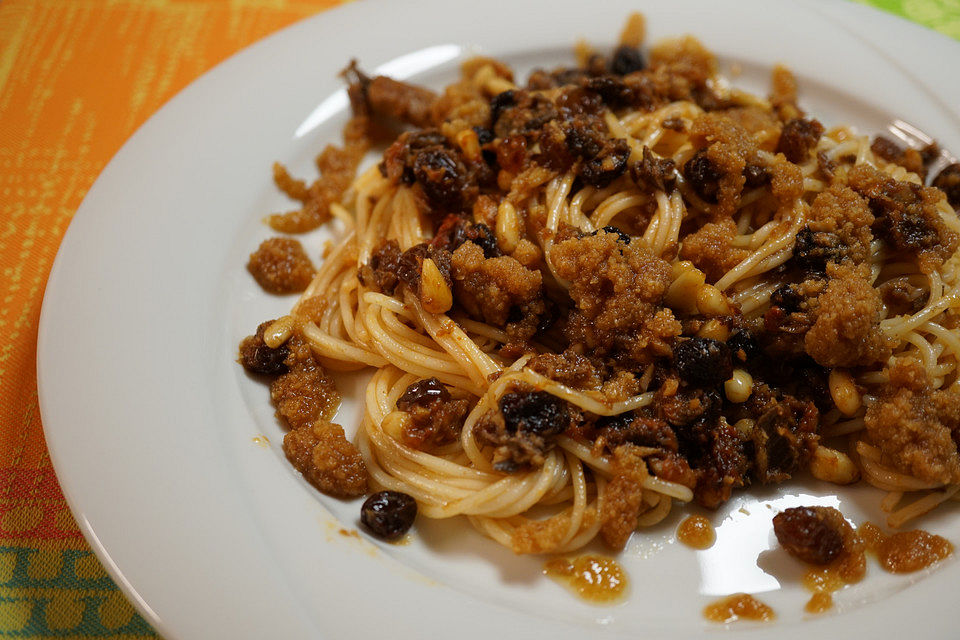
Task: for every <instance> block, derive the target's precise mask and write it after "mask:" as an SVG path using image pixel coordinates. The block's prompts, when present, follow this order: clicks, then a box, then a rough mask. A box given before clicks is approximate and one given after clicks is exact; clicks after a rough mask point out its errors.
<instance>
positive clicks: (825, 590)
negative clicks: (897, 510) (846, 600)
mask: <svg viewBox="0 0 960 640" xmlns="http://www.w3.org/2000/svg"><path fill="white" fill-rule="evenodd" d="M848 531H849V532H848V533H845V534H844V536H843V537H844V540H843V552H842V553H841V554H840V555H839V556H838V557H837V558H835V559H834V560H833V562H831V563H830V564H828V565H826V566H822V567H816V566H814V567H811V568H810V569H809V570H808V571H807V572H806V573H805V574H804V576H803V586H804V587H806V589H807V591H810V592H811V593H812V594H813V596H812V597H811V598H810V601H809V602H807V606H806V607H805V609H806V611H807V612H808V613H823V612H824V611H827V610H828V609H830V608H832V607H833V596H832V595H831V594H832V593H833V592H835V591H839V590H840V589H842V588H843V587H844V586H846V585H848V584H853V583H855V582H860V581H861V580H862V579H863V576H864V575H866V573H867V559H866V556H864V554H863V549H864V544H863V540H862V539H861V538H860V536H859V535H857V534H856V533H854V532H853V530H852V529H849V527H848Z"/></svg>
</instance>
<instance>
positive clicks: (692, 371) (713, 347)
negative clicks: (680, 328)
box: [673, 338, 733, 387]
mask: <svg viewBox="0 0 960 640" xmlns="http://www.w3.org/2000/svg"><path fill="white" fill-rule="evenodd" d="M673 364H674V366H675V367H676V369H677V373H679V374H680V377H681V379H683V380H684V381H686V382H687V383H688V384H690V385H692V386H695V387H714V386H716V385H718V384H720V383H722V382H723V381H724V380H729V379H730V376H732V375H733V364H732V363H731V361H730V349H729V348H728V347H727V345H725V344H724V343H722V342H720V341H718V340H711V339H709V338H690V339H689V340H684V341H682V342H679V343H677V344H676V345H675V346H674V347H673Z"/></svg>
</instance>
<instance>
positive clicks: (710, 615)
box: [703, 593, 776, 624]
mask: <svg viewBox="0 0 960 640" xmlns="http://www.w3.org/2000/svg"><path fill="white" fill-rule="evenodd" d="M703 617H705V618H706V619H707V620H709V621H710V622H719V623H721V624H723V623H726V622H733V621H735V620H756V621H759V622H770V621H771V620H773V619H774V618H775V617H776V614H775V613H774V612H773V609H771V608H770V607H769V606H768V605H766V604H764V603H762V602H760V601H759V600H757V599H756V598H754V597H753V596H751V595H750V594H748V593H735V594H733V595H732V596H727V597H726V598H723V599H722V600H718V601H716V602H714V603H712V604H709V605H707V606H706V608H705V609H704V610H703Z"/></svg>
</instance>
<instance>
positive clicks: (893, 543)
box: [859, 522, 953, 573]
mask: <svg viewBox="0 0 960 640" xmlns="http://www.w3.org/2000/svg"><path fill="white" fill-rule="evenodd" d="M859 533H860V537H861V538H862V539H863V541H864V544H865V545H866V547H867V549H868V550H869V551H872V552H873V553H875V554H876V555H877V560H878V561H879V562H880V566H881V567H883V568H884V569H885V570H886V571H889V572H890V573H912V572H914V571H920V570H921V569H926V568H927V567H929V566H930V565H932V564H935V563H937V562H940V561H941V560H943V559H945V558H947V557H949V556H950V555H951V554H952V553H953V545H952V544H950V541H949V540H947V539H946V538H944V537H942V536H938V535H934V534H932V533H928V532H926V531H923V530H922V529H913V530H911V531H899V532H897V533H894V534H893V535H887V534H885V533H884V532H883V531H881V530H880V527H878V526H877V525H875V524H873V523H871V522H867V523H865V524H864V525H863V526H862V527H860V531H859Z"/></svg>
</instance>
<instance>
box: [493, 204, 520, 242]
mask: <svg viewBox="0 0 960 640" xmlns="http://www.w3.org/2000/svg"><path fill="white" fill-rule="evenodd" d="M518 242H520V220H519V218H518V217H517V209H516V207H514V206H513V205H512V204H511V203H510V201H509V200H504V201H503V202H501V203H500V206H499V207H497V246H499V247H500V250H501V251H503V252H504V253H513V251H514V249H516V248H517V243H518Z"/></svg>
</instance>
